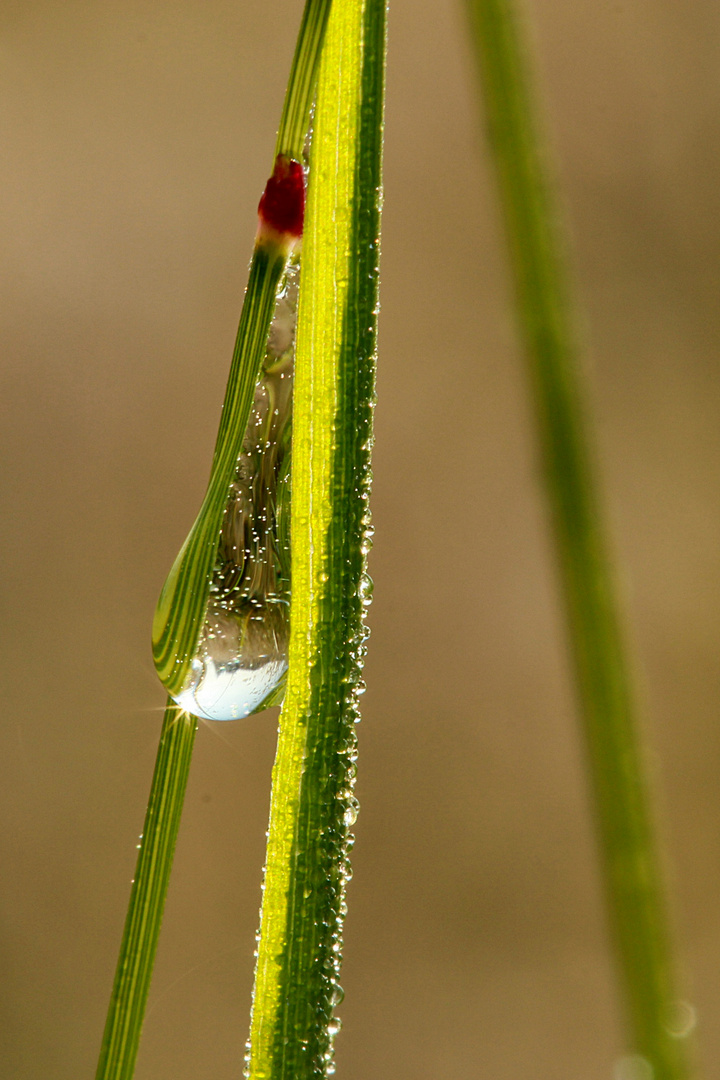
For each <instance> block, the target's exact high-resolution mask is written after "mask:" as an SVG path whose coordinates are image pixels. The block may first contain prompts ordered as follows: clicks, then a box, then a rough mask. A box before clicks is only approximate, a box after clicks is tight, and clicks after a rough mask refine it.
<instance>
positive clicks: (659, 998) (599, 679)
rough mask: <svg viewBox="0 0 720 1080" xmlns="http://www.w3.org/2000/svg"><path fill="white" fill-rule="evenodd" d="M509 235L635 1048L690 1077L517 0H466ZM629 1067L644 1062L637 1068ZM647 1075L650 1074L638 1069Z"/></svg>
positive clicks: (671, 1072)
mask: <svg viewBox="0 0 720 1080" xmlns="http://www.w3.org/2000/svg"><path fill="white" fill-rule="evenodd" d="M468 5H469V10H470V15H471V24H472V36H473V41H474V44H475V47H476V51H477V55H478V60H479V64H480V73H481V83H482V89H483V96H484V104H485V111H486V116H487V120H488V127H489V137H490V147H491V151H492V158H493V162H494V165H495V169H496V174H497V181H498V187H499V192H500V199H501V203H502V209H503V213H504V218H505V225H506V232H507V237H508V242H509V248H510V260H511V266H512V272H513V277H514V284H515V294H516V300H517V308H518V316H519V324H520V329H521V333H522V337H523V341H524V346H525V354H526V360H527V371H528V376H529V381H530V385H531V389H532V397H533V403H534V408H535V414H536V422H537V428H538V433H539V439H540V446H541V452H542V461H543V477H544V482H545V488H546V493H547V498H548V501H549V505H550V512H551V520H552V527H553V533H554V541H555V548H556V554H557V559H558V564H559V569H560V580H561V586H562V592H563V596H564V602H565V610H566V617H567V625H568V638H569V643H570V649H571V654H572V658H573V661H574V667H575V677H576V684H577V692H578V699H579V704H580V711H581V714H582V719H583V725H584V735H585V743H586V750H587V761H588V770H589V775H590V779H591V786H592V790H593V794H594V800H595V806H596V817H597V823H598V834H599V838H600V848H601V852H602V863H603V869H604V878H605V885H606V892H607V897H608V905H609V910H610V920H611V924H612V929H613V933H614V938H615V941H616V945H617V953H618V957H619V961H620V964H619V967H620V972H621V977H622V984H623V991H624V996H625V1001H626V1005H627V1019H628V1034H629V1039H630V1043H631V1047H632V1050H633V1051H634V1052H635V1053H636V1054H639V1055H641V1057H642V1058H644V1059H645V1064H644V1065H642V1064H641V1065H639V1066H638V1068H639V1069H640V1068H644V1069H646V1071H647V1070H648V1069H649V1071H648V1076H652V1077H653V1080H685V1078H686V1077H687V1076H688V1075H689V1072H688V1063H687V1055H686V1048H685V1047H684V1046H683V1044H682V1042H681V1040H679V1039H678V1038H677V1037H676V1034H674V1033H673V1024H672V1020H673V1016H674V1013H675V1010H676V1008H677V1000H676V994H677V991H676V986H675V973H674V970H673V959H672V953H671V949H670V945H669V938H668V931H667V925H666V923H667V920H666V912H665V902H664V896H663V890H662V887H661V880H660V871H659V860H658V855H657V845H656V841H655V837H654V829H653V824H652V815H651V810H650V798H649V792H648V786H647V781H646V775H645V767H644V763H643V756H642V753H641V749H640V744H639V736H638V727H637V716H636V705H635V700H634V697H635V695H634V689H633V675H632V670H631V664H630V661H629V659H628V654H627V651H626V648H625V645H624V642H623V634H622V629H621V619H620V615H619V605H618V600H617V595H616V588H615V582H614V576H613V572H612V567H611V562H610V558H609V554H608V545H607V542H606V538H605V527H604V523H603V520H602V515H601V507H600V505H599V503H600V500H599V497H598V483H597V479H596V468H595V463H594V460H593V456H592V453H591V450H590V439H589V434H588V424H587V418H586V411H585V406H584V401H583V393H582V388H581V385H580V375H579V371H578V362H577V357H578V349H577V344H576V338H575V331H574V326H573V319H572V313H571V295H570V281H569V277H568V274H567V271H566V267H565V265H564V258H563V245H562V242H561V236H560V235H559V229H558V209H557V206H556V205H555V201H554V200H553V198H552V188H551V183H550V180H549V177H548V169H547V164H546V157H547V148H546V146H545V145H544V143H543V141H542V139H541V137H540V134H539V129H538V119H537V115H536V109H535V103H534V97H533V91H532V84H531V77H530V72H529V63H528V56H527V49H526V45H525V43H524V40H523V34H522V32H521V31H522V27H521V26H520V25H519V23H518V17H517V15H516V13H515V10H514V6H513V3H512V0H468ZM638 1075H640V1073H639V1072H638ZM643 1075H645V1074H644V1073H643Z"/></svg>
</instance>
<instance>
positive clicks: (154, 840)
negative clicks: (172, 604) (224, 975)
mask: <svg viewBox="0 0 720 1080" xmlns="http://www.w3.org/2000/svg"><path fill="white" fill-rule="evenodd" d="M196 730H197V720H196V719H195V717H194V716H190V715H189V714H188V713H185V712H182V711H181V710H180V709H178V707H177V705H175V703H174V702H173V701H172V700H169V701H168V704H167V708H166V710H165V717H164V719H163V726H162V732H161V734H160V746H159V747H158V754H157V760H156V762H155V772H154V774H153V779H152V785H151V788H150V800H149V802H148V808H147V814H146V817H145V825H144V827H143V832H142V836H141V838H140V844H139V848H140V852H139V854H138V859H137V866H136V869H135V877H134V879H133V884H132V889H131V891H130V905H129V907H128V913H127V919H126V921H125V932H124V934H123V939H122V944H121V946H120V956H119V958H118V965H117V971H116V973H115V983H114V985H113V991H112V997H111V999H110V1008H109V1010H108V1016H107V1022H106V1024H105V1033H104V1035H103V1041H102V1048H101V1050H100V1061H99V1062H98V1067H97V1073H96V1080H129V1078H130V1077H131V1076H132V1074H133V1071H134V1068H135V1059H136V1057H137V1052H138V1045H139V1043H140V1032H141V1030H142V1023H143V1017H144V1014H145V1003H146V1001H147V994H148V989H149V987H150V977H151V975H152V969H153V963H154V961H155V952H156V950H157V943H158V938H159V936H160V926H161V924H162V916H163V909H164V907H165V897H166V895H167V887H168V881H169V879H170V871H171V869H172V861H173V855H174V852H175V841H176V840H177V834H178V829H179V827H180V817H181V815H182V807H183V800H184V798H185V787H186V785H187V778H188V773H189V771H190V761H191V758H192V749H193V744H194V742H195V732H196Z"/></svg>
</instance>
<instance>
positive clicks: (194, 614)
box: [96, 0, 331, 1080]
mask: <svg viewBox="0 0 720 1080" xmlns="http://www.w3.org/2000/svg"><path fill="white" fill-rule="evenodd" d="M330 6H331V0H307V4H306V7H305V12H304V16H303V21H302V23H301V27H300V32H299V35H298V44H297V48H296V51H295V56H294V59H293V65H292V69H291V73H290V79H289V83H288V89H287V94H286V97H285V104H284V107H283V115H282V118H281V123H280V131H279V134H278V144H277V145H278V151H277V153H278V155H279V156H278V158H276V173H277V163H278V161H279V160H281V158H280V155H282V157H284V158H285V159H288V158H289V159H293V160H296V161H301V160H302V154H303V147H304V142H305V138H306V135H307V127H308V124H309V117H310V112H311V109H312V104H313V98H314V93H315V83H316V81H317V71H318V66H319V60H320V54H321V50H322V44H323V38H324V33H325V28H326V25H327V19H328V14H329V11H330ZM272 233H273V230H272V229H270V230H269V236H268V235H267V234H268V230H266V235H265V236H263V228H262V223H261V229H260V230H259V233H258V240H257V241H256V245H255V250H254V253H253V259H252V262H251V265H250V276H249V281H248V288H247V292H246V295H245V301H244V303H243V309H242V314H241V317H240V326H239V329H238V334H237V340H236V344H235V350H234V353H233V360H232V366H231V370H230V375H229V378H228V386H227V391H226V395H225V402H224V406H223V412H222V416H221V422H220V429H219V432H218V438H217V442H216V447H215V454H214V458H213V467H212V471H211V476H210V483H209V485H208V491H207V494H206V496H205V500H204V502H203V506H202V508H201V511H200V514H199V515H198V518H197V520H196V522H195V525H194V526H193V529H192V530H191V532H190V535H189V537H188V539H187V541H186V542H185V544H184V545H183V548H182V550H181V551H180V554H179V555H178V558H177V559H176V561H175V564H174V566H173V568H172V570H171V572H170V575H169V577H168V580H167V582H166V583H165V587H164V589H163V592H162V594H161V598H160V602H159V605H158V611H157V612H156V617H155V622H154V626H153V644H154V650H155V659H156V664H157V667H158V671H159V674H160V676H161V679H162V680H163V682H164V683H165V685H166V686H167V687H168V689H169V690H170V691H177V690H179V689H180V688H181V687H182V685H183V682H184V680H185V673H186V672H187V669H188V666H189V664H190V662H191V660H192V657H193V655H194V652H195V647H196V645H197V640H198V637H199V633H200V629H201V626H202V620H203V614H204V611H205V606H206V604H207V598H208V592H209V588H210V579H211V573H212V568H213V565H214V562H215V556H216V552H217V548H218V537H219V534H220V525H221V523H222V516H223V512H224V508H225V504H226V501H227V493H228V490H229V487H230V483H231V481H232V478H233V473H234V469H235V464H236V462H237V458H238V454H239V452H240V448H241V446H242V439H243V436H244V433H245V428H246V426H247V422H248V416H249V413H250V407H251V403H252V397H253V393H254V390H255V385H256V383H257V379H258V374H259V371H260V365H261V362H262V358H263V354H264V350H265V345H266V342H267V337H268V330H269V327H270V320H271V317H272V312H273V307H274V304H275V298H276V294H277V288H278V284H279V282H280V280H281V278H282V275H283V272H284V270H285V267H286V263H287V258H288V255H289V251H290V245H289V244H288V243H285V242H283V239H282V237H280V238H279V239H278V237H277V236H276V235H272ZM196 726H197V722H196V720H195V718H194V717H191V716H189V715H188V714H187V713H185V712H183V711H182V710H179V709H178V708H177V706H176V705H175V704H174V703H173V701H172V700H171V699H169V701H168V706H167V709H166V712H165V720H164V723H163V728H162V732H161V736H160V745H159V748H158V756H157V761H156V766H155V773H154V776H153V782H152V787H151V792H150V801H149V805H148V812H147V819H146V825H145V830H144V832H143V837H142V840H141V844H140V852H139V855H138V863H137V870H136V874H135V879H134V883H133V888H132V891H131V896H130V905H129V909H128V914H127V919H126V924H125V932H124V935H123V940H122V944H121V948H120V957H119V960H118V967H117V971H116V975H115V982H114V986H113V991H112V996H111V999H110V1006H109V1010H108V1017H107V1021H106V1026H105V1034H104V1037H103V1043H102V1048H101V1052H100V1061H99V1064H98V1069H97V1073H96V1080H130V1078H131V1077H132V1075H133V1072H134V1068H135V1059H136V1056H137V1050H138V1045H139V1040H140V1033H141V1029H142V1023H143V1018H144V1015H145V1007H146V1003H147V994H148V990H149V987H150V978H151V975H152V966H153V962H154V958H155V951H156V948H157V942H158V937H159V934H160V926H161V923H162V915H163V909H164V906H165V897H166V894H167V888H168V883H169V880H170V871H171V868H172V859H173V853H174V849H175V840H176V837H177V830H178V827H179V824H180V816H181V812H182V803H183V798H184V793H185V786H186V782H187V776H188V770H189V767H190V759H191V754H192V746H193V741H194V737H195V730H196Z"/></svg>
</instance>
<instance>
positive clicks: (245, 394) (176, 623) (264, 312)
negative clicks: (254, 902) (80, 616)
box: [153, 0, 331, 695]
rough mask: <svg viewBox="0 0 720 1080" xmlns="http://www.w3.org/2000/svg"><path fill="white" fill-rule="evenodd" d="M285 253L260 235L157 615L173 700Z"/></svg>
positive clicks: (311, 62) (302, 65)
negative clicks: (205, 456) (208, 439)
mask: <svg viewBox="0 0 720 1080" xmlns="http://www.w3.org/2000/svg"><path fill="white" fill-rule="evenodd" d="M330 4H331V0H308V2H307V4H306V7H305V13H304V16H303V20H302V23H301V26H300V33H299V36H298V44H297V48H296V50H295V56H294V59H293V65H292V70H291V73H290V80H289V83H288V89H287V94H286V97H285V104H284V106H283V114H282V118H281V121H280V130H279V133H278V140H277V145H278V148H282V149H278V153H282V154H285V155H286V156H288V157H290V158H293V159H294V160H296V161H301V160H302V157H303V145H304V142H305V137H306V135H307V125H308V123H309V117H310V110H311V108H312V103H313V98H314V92H315V84H316V81H317V71H318V64H319V59H320V53H321V50H322V42H323V37H324V32H325V27H326V25H327V18H328V13H329V11H330ZM288 254H289V249H288V248H287V247H283V246H278V245H276V244H274V243H272V242H271V243H270V244H265V243H262V242H261V237H260V234H258V243H257V244H256V246H255V251H254V253H253V258H252V263H251V265H250V277H249V281H248V288H247V292H246V294H245V302H244V304H243V309H242V314H241V317H240V325H239V327H238V333H237V339H236V342H235V351H234V354H233V361H232V366H231V369H230V375H229V378H228V384H227V390H226V394H225V402H224V404H223V411H222V419H221V423H220V429H219V431H218V437H217V442H216V446H215V454H214V457H213V464H212V471H211V475H210V482H209V484H208V489H207V492H206V494H205V498H204V500H203V504H202V507H201V508H200V512H199V514H198V516H197V519H196V521H195V524H194V525H193V527H192V529H191V531H190V534H189V535H188V537H187V539H186V541H185V543H184V544H183V546H182V548H181V550H180V552H179V554H178V556H177V558H176V560H175V562H174V564H173V566H172V569H171V571H170V573H169V575H168V578H167V580H166V582H165V585H164V586H163V590H162V592H161V594H160V599H159V601H158V606H157V609H156V612H155V619H154V622H153V656H154V659H155V667H156V669H157V672H158V675H159V676H160V679H161V681H162V683H163V685H164V686H165V688H166V689H167V690H168V692H169V693H170V694H173V695H177V694H178V693H179V692H180V691H181V690H182V689H183V686H184V684H185V681H186V678H187V675H188V671H189V669H190V665H191V663H192V660H193V657H194V655H195V652H196V649H197V644H198V640H199V638H200V633H201V630H202V624H203V620H204V616H205V610H206V607H207V601H208V595H209V591H210V583H211V578H212V570H213V567H214V565H215V560H216V558H217V552H218V545H219V538H220V531H221V527H222V520H223V515H224V512H225V507H226V504H227V498H228V492H229V491H230V485H231V484H232V481H233V478H234V475H235V469H236V465H237V460H238V457H239V455H240V452H241V450H242V441H243V438H244V435H245V428H246V426H247V422H248V417H249V415H250V409H251V406H252V400H253V395H254V392H255V386H256V384H257V381H258V377H259V374H260V366H261V364H262V360H263V356H264V353H265V346H266V343H267V337H268V332H269V329H270V321H271V319H272V313H273V309H274V305H275V299H276V295H277V289H278V284H279V283H280V280H281V278H282V275H283V273H284V270H285V267H286V264H287V258H288Z"/></svg>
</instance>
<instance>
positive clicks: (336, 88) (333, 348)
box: [247, 0, 386, 1080]
mask: <svg viewBox="0 0 720 1080" xmlns="http://www.w3.org/2000/svg"><path fill="white" fill-rule="evenodd" d="M385 16H386V13H385V0H334V2H333V9H332V12H331V15H330V21H329V24H328V31H327V39H326V43H325V49H324V52H323V59H322V65H321V72H320V80H319V84H318V100H317V108H316V113H315V130H314V134H313V146H312V168H311V173H310V190H309V202H308V215H307V222H306V230H305V239H304V241H303V245H304V246H303V269H302V277H301V285H300V307H299V321H298V335H297V344H296V353H295V389H294V402H293V449H292V454H293V481H292V592H291V608H290V627H291V629H290V653H289V671H288V683H287V690H286V694H285V704H284V705H283V710H282V713H281V717H280V733H279V739H278V749H277V756H276V759H275V766H274V769H273V786H272V799H271V808H270V827H269V833H268V847H267V864H266V875H265V887H264V894H263V905H262V914H261V933H260V942H259V950H258V961H257V968H256V977H255V992H254V998H253V1011H252V1020H251V1031H250V1042H249V1047H248V1071H247V1075H248V1076H249V1077H250V1078H251V1080H311V1078H316V1077H319V1076H325V1075H329V1074H330V1072H331V1071H332V1068H333V1066H332V1057H333V1038H334V1035H335V1033H336V1032H337V1030H338V1028H339V1021H338V1020H337V1019H335V1018H333V1016H332V1012H333V1008H334V1006H335V1005H336V1004H337V1003H338V1002H339V1001H340V1000H341V999H342V990H341V988H340V984H339V971H340V957H341V947H342V927H343V920H344V913H345V910H346V908H345V903H344V887H345V883H346V881H347V880H348V879H349V863H348V859H347V855H348V851H349V848H350V846H351V844H352V839H353V838H352V836H351V835H350V834H349V832H348V830H349V828H350V827H351V825H352V824H353V822H354V820H355V817H356V815H357V804H356V802H355V799H354V796H353V793H352V789H353V783H354V777H355V758H356V736H355V728H354V724H355V722H356V721H357V719H358V718H359V716H358V709H357V697H358V694H359V693H360V692H361V689H362V687H361V685H360V669H361V663H362V659H363V657H364V652H365V645H364V641H365V632H364V628H363V624H362V623H363V612H364V609H365V607H366V605H367V603H368V602H369V593H370V588H371V585H370V581H369V578H367V576H366V574H365V563H366V554H367V550H368V547H369V535H368V525H369V512H368V496H369V483H370V471H369V463H370V446H371V442H372V409H373V400H374V385H375V338H376V323H377V285H378V259H379V226H380V188H381V180H382V176H381V151H382V123H383V92H384V72H385Z"/></svg>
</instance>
